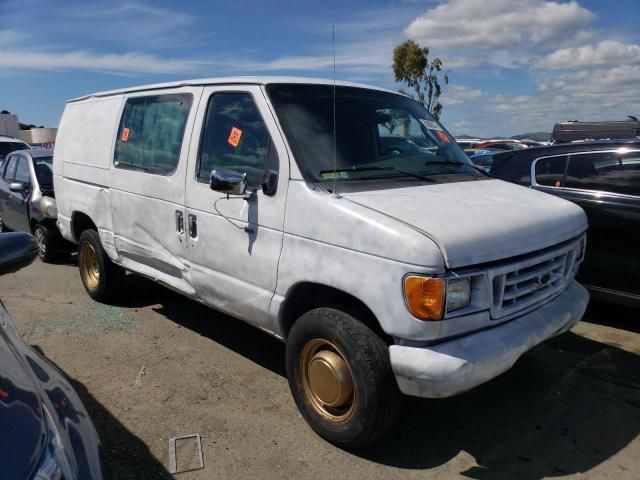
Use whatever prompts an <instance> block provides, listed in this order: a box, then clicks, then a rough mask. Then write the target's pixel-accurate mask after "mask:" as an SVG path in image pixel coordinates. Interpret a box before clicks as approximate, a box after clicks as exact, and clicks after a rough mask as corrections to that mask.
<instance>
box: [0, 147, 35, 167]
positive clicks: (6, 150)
mask: <svg viewBox="0 0 640 480" xmlns="http://www.w3.org/2000/svg"><path fill="white" fill-rule="evenodd" d="M30 149H31V148H30V147H29V145H27V144H26V143H22V142H0V163H2V160H4V158H5V157H6V156H7V155H8V154H10V153H11V152H15V151H16V150H30Z"/></svg>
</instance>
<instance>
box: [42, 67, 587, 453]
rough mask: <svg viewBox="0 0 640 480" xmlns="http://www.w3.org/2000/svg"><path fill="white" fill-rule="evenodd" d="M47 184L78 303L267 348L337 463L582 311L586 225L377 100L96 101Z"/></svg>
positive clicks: (575, 212) (374, 96)
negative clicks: (132, 292)
mask: <svg viewBox="0 0 640 480" xmlns="http://www.w3.org/2000/svg"><path fill="white" fill-rule="evenodd" d="M389 138H393V139H394V142H395V143H394V142H389V141H388V139H389ZM392 143H393V145H392ZM398 145H400V147H398ZM54 175H55V189H56V192H57V208H58V222H59V226H60V230H61V232H62V234H63V235H64V236H65V237H66V238H67V239H69V240H71V241H73V242H76V243H77V244H78V246H79V255H78V257H79V260H78V264H79V270H80V276H81V278H82V282H83V284H84V286H85V288H86V290H87V292H88V294H89V295H90V296H91V297H92V298H94V299H95V300H97V301H101V302H106V301H108V300H109V299H110V298H113V296H114V295H117V294H118V293H119V290H120V288H121V286H122V283H123V282H122V281H123V276H124V274H125V270H128V271H130V272H134V273H136V274H138V275H142V276H145V277H148V278H150V279H153V280H155V281H157V282H159V283H162V284H163V285H166V286H167V287H169V288H171V289H173V290H175V291H177V292H180V293H182V294H184V295H185V296H187V297H189V298H193V299H196V300H198V301H200V302H203V303H206V304H207V305H210V306H211V307H213V308H215V309H218V310H220V311H223V312H225V313H227V314H229V315H231V316H233V317H236V318H238V319H241V320H244V321H246V322H249V323H251V324H253V325H255V326H257V327H258V328H261V329H262V330H264V331H266V332H269V333H270V334H272V335H274V336H276V337H278V338H280V339H282V340H283V341H285V342H286V368H287V376H288V379H289V385H290V387H291V392H292V394H293V398H294V400H295V402H296V404H297V406H298V408H299V409H300V412H301V413H302V415H303V416H304V418H305V419H306V420H307V422H308V423H309V424H310V425H311V427H312V428H313V429H314V430H315V431H316V432H318V433H319V434H320V435H321V436H323V437H324V438H326V439H328V440H329V441H331V442H333V443H335V444H337V445H340V446H342V447H348V448H351V447H357V446H360V445H363V444H365V443H367V442H370V441H372V440H374V439H376V438H378V437H379V436H381V435H382V434H383V433H384V432H385V431H386V430H387V429H388V428H389V427H390V426H391V425H393V422H394V421H395V419H396V418H397V416H398V414H399V413H400V410H401V406H400V405H401V400H402V394H407V395H414V396H421V397H432V398H437V397H448V396H452V395H456V394H458V393H461V392H464V391H466V390H469V389H471V388H473V387H475V386H477V385H480V384H482V383H484V382H486V381H488V380H490V379H492V378H494V377H496V376H498V375H499V374H501V373H502V372H504V371H506V370H508V369H509V368H510V367H511V366H512V365H513V364H514V363H515V362H516V360H517V359H518V358H519V357H520V356H521V355H522V354H523V353H525V352H526V351H528V350H530V349H531V348H532V347H534V346H535V345H537V344H539V343H540V342H542V341H544V340H546V339H548V338H550V337H553V336H555V335H559V334H561V333H563V332H565V331H567V330H569V329H570V328H571V327H572V326H573V325H574V324H575V323H576V322H577V321H578V320H579V319H580V318H581V316H582V314H583V313H584V310H585V307H586V305H587V301H588V294H587V292H586V290H585V289H584V288H583V287H582V286H581V285H579V284H578V283H576V281H575V280H574V276H575V274H576V271H577V269H578V267H579V265H580V263H581V262H582V259H583V256H584V250H585V231H586V229H587V222H586V217H585V215H584V212H583V211H582V210H581V209H580V208H579V207H578V206H576V205H574V204H572V203H570V202H567V201H565V200H562V199H559V198H556V197H553V196H551V195H547V194H544V193H541V192H537V191H534V190H531V189H528V188H524V187H521V186H518V185H514V184H510V183H506V182H503V181H500V180H495V179H492V178H490V177H489V176H488V175H487V174H486V173H484V172H483V171H481V170H479V169H478V168H476V167H475V166H474V165H473V164H472V163H471V162H470V161H469V160H468V158H467V157H466V155H465V154H464V153H463V151H462V150H461V149H460V147H459V146H458V145H457V144H456V142H455V140H454V138H453V137H452V136H451V134H450V133H449V132H448V131H447V130H446V129H445V128H444V127H443V126H442V125H441V124H440V123H439V122H438V121H436V120H435V119H434V118H433V117H432V116H431V115H430V114H429V113H428V112H427V111H426V110H425V109H424V108H423V107H422V106H421V105H420V104H419V103H417V102H415V101H414V100H412V99H410V98H408V97H406V96H404V95H401V94H398V93H396V92H392V91H387V90H382V89H378V88H373V87H367V86H364V85H357V84H350V83H344V82H338V83H337V84H334V83H333V82H331V81H322V80H316V79H313V80H311V79H299V78H222V79H204V80H193V81H184V82H175V83H166V84H159V85H149V86H143V87H136V88H127V89H122V90H117V91H110V92H104V93H96V94H93V95H88V96H85V97H81V98H77V99H74V100H70V101H69V102H68V103H67V106H66V109H65V111H64V114H63V117H62V120H61V123H60V127H59V130H58V136H57V143H56V150H55V157H54ZM120 293H121V292H120Z"/></svg>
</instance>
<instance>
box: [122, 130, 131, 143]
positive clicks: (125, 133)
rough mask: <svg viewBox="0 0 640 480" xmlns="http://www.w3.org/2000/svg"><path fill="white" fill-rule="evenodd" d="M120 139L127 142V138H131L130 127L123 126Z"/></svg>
mask: <svg viewBox="0 0 640 480" xmlns="http://www.w3.org/2000/svg"><path fill="white" fill-rule="evenodd" d="M120 140H122V141H123V142H126V141H127V140H129V129H128V128H123V129H122V136H121V137H120Z"/></svg>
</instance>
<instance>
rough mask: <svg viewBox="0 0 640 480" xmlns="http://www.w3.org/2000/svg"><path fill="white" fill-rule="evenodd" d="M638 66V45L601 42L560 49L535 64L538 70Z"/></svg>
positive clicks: (639, 50) (639, 59)
mask: <svg viewBox="0 0 640 480" xmlns="http://www.w3.org/2000/svg"><path fill="white" fill-rule="evenodd" d="M624 64H632V65H637V64H640V45H627V44H624V43H621V42H618V41H615V40H603V41H602V42H600V43H598V44H596V45H586V46H582V47H574V48H562V49H559V50H556V51H555V52H553V53H550V54H548V55H546V56H545V57H543V58H541V59H540V60H537V61H536V62H535V67H536V68H539V69H572V68H585V67H587V68H593V67H610V66H618V65H624Z"/></svg>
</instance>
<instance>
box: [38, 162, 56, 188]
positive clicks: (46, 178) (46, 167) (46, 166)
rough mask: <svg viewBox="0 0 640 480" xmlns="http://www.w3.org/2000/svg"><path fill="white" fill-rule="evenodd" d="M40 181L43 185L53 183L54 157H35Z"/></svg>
mask: <svg viewBox="0 0 640 480" xmlns="http://www.w3.org/2000/svg"><path fill="white" fill-rule="evenodd" d="M33 167H34V169H35V171H36V177H37V178H38V183H39V184H40V185H41V186H49V187H50V186H52V185H53V157H37V158H34V159H33Z"/></svg>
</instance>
